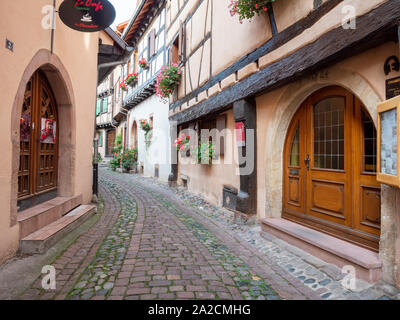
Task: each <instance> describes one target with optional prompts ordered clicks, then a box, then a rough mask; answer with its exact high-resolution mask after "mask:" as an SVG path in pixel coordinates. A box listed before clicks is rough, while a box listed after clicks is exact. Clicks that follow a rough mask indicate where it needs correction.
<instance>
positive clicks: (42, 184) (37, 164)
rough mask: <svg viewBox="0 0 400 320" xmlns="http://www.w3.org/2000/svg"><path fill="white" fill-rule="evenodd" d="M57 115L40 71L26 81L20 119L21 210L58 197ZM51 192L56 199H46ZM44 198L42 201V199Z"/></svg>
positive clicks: (50, 94)
mask: <svg viewBox="0 0 400 320" xmlns="http://www.w3.org/2000/svg"><path fill="white" fill-rule="evenodd" d="M57 175H58V114H57V105H56V100H55V98H54V94H53V92H52V89H51V88H50V85H49V83H48V81H47V79H46V77H45V75H44V74H43V73H42V72H41V71H36V72H35V73H34V74H33V75H32V77H31V78H30V80H29V81H28V82H27V85H26V89H25V95H24V102H23V105H22V112H21V118H20V165H19V170H18V202H19V207H20V209H25V208H26V207H30V206H33V205H36V204H38V203H40V202H42V201H44V200H48V199H49V197H55V196H56V195H57ZM51 191H53V192H52V194H53V196H43V195H44V194H48V193H49V192H51ZM40 199H43V200H40Z"/></svg>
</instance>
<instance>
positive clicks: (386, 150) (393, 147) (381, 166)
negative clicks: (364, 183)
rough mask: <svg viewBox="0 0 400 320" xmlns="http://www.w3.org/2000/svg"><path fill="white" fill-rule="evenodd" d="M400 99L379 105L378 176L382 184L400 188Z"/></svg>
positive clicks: (393, 99) (396, 98)
mask: <svg viewBox="0 0 400 320" xmlns="http://www.w3.org/2000/svg"><path fill="white" fill-rule="evenodd" d="M399 119H400V97H395V98H392V99H390V100H386V101H384V102H382V103H381V104H379V105H378V174H377V180H378V181H379V182H381V183H384V184H388V185H391V186H395V187H400V176H399V168H400V157H399V154H398V151H399V133H400V131H399V129H400V122H399Z"/></svg>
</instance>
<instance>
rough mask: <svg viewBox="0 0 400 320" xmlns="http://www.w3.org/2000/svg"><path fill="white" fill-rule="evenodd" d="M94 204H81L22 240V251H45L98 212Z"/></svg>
mask: <svg viewBox="0 0 400 320" xmlns="http://www.w3.org/2000/svg"><path fill="white" fill-rule="evenodd" d="M96 212H97V208H96V206H94V205H81V206H79V207H77V208H75V209H74V210H72V211H71V212H69V213H68V214H66V215H65V216H63V217H61V218H60V219H58V220H56V221H54V222H53V223H50V224H48V225H46V226H45V227H43V228H41V229H40V230H37V231H36V232H34V233H31V234H30V235H28V236H26V237H25V238H23V239H22V240H21V241H20V252H21V253H26V254H35V253H44V252H46V251H47V250H48V249H49V248H50V247H51V246H53V245H54V244H56V243H57V242H58V241H60V240H61V239H62V238H64V237H65V236H66V235H67V234H68V233H70V232H71V231H72V230H74V229H75V228H77V227H78V226H79V225H80V224H82V223H83V222H85V221H86V220H88V219H89V218H90V217H92V216H93V215H94V214H96Z"/></svg>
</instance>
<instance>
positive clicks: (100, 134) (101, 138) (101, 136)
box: [99, 131, 103, 147]
mask: <svg viewBox="0 0 400 320" xmlns="http://www.w3.org/2000/svg"><path fill="white" fill-rule="evenodd" d="M102 146H103V131H100V132H99V147H102Z"/></svg>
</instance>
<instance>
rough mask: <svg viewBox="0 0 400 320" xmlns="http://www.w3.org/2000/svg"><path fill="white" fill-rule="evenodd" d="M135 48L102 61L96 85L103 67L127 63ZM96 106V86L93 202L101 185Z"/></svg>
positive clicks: (95, 200) (98, 68)
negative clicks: (123, 54)
mask: <svg viewBox="0 0 400 320" xmlns="http://www.w3.org/2000/svg"><path fill="white" fill-rule="evenodd" d="M133 50H134V48H133V47H126V49H125V56H124V58H123V59H121V60H119V61H115V62H107V63H102V64H99V65H98V66H97V81H96V85H98V83H99V73H100V70H101V69H104V68H109V67H114V66H119V65H123V64H126V63H127V62H128V60H129V59H130V53H131V52H132V51H133ZM96 106H97V87H96V104H95V109H94V138H93V149H94V159H93V202H97V196H98V187H99V179H98V178H99V163H98V161H97V154H98V153H99V140H98V139H97V136H96V118H97V114H96Z"/></svg>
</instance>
